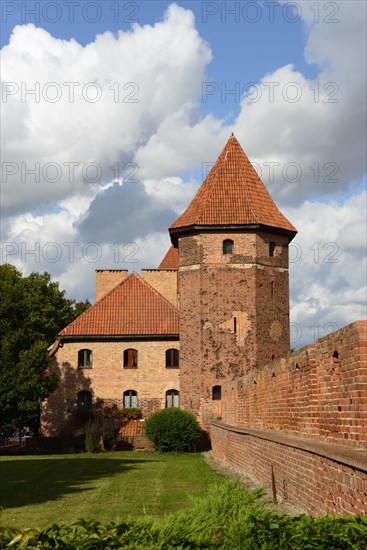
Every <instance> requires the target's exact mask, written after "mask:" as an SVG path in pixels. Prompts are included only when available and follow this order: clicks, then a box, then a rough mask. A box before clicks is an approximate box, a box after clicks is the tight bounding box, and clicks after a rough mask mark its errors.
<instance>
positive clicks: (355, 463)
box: [211, 422, 367, 515]
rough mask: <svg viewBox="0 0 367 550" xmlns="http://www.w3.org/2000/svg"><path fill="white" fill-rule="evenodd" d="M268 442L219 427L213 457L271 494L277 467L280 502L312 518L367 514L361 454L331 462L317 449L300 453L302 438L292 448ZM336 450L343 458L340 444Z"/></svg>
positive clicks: (366, 470)
mask: <svg viewBox="0 0 367 550" xmlns="http://www.w3.org/2000/svg"><path fill="white" fill-rule="evenodd" d="M272 435H273V438H274V439H277V438H276V434H272ZM268 437H270V436H269V434H268V433H266V432H265V430H262V431H261V430H258V431H257V433H253V434H251V433H250V434H246V433H243V432H241V431H236V429H235V428H233V426H227V425H225V424H222V423H220V422H213V424H212V426H211V440H212V448H213V455H214V457H215V458H217V459H218V460H221V461H222V462H224V463H225V464H228V465H231V466H235V467H237V468H238V469H239V470H240V471H241V472H242V473H245V474H246V475H248V476H249V477H250V478H251V479H253V480H255V481H256V482H257V483H260V484H261V485H263V486H265V487H267V488H268V489H269V491H270V492H271V491H272V467H273V472H274V478H275V489H276V494H277V500H278V501H287V502H290V503H293V504H294V505H296V506H297V509H301V510H303V511H304V512H305V513H307V514H310V515H317V514H333V513H337V514H363V513H364V514H365V513H367V478H366V474H367V464H366V461H365V455H363V456H360V457H359V459H358V460H356V459H355V458H354V456H355V454H356V452H355V451H356V450H355V449H348V451H350V452H349V457H348V454H347V453H345V456H343V457H342V458H341V457H340V456H339V454H338V452H337V451H334V453H333V452H332V451H331V452H330V453H328V454H329V457H328V456H325V455H324V454H325V451H318V448H317V447H315V448H314V449H313V446H312V444H309V445H308V450H304V449H302V448H300V447H301V444H302V440H300V438H295V441H293V442H292V445H291V444H290V442H289V441H288V442H277V441H271V439H269V438H268ZM280 439H281V438H280ZM297 447H298V448H297ZM335 447H338V448H339V453H340V449H341V445H338V446H335ZM358 450H360V449H358ZM360 455H362V453H360Z"/></svg>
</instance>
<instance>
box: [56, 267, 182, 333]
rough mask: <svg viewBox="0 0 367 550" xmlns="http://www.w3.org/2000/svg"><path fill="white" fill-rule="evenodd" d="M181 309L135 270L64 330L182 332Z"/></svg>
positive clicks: (78, 331)
mask: <svg viewBox="0 0 367 550" xmlns="http://www.w3.org/2000/svg"><path fill="white" fill-rule="evenodd" d="M178 332H179V319H178V311H177V309H176V308H175V307H174V306H173V305H172V304H171V303H170V302H169V301H168V300H166V298H164V297H163V296H162V295H161V294H160V293H159V292H157V291H156V290H155V289H154V288H153V287H152V286H151V285H149V284H148V283H147V282H146V281H144V280H143V279H142V278H141V277H140V276H139V275H137V273H132V274H131V275H129V277H127V279H125V281H123V282H122V283H120V284H119V285H117V286H116V287H115V288H114V289H113V290H111V292H109V293H108V294H107V295H106V296H104V297H103V298H101V300H99V301H98V302H97V303H96V304H95V305H94V306H92V307H90V308H89V309H88V310H87V311H85V312H84V313H82V315H80V316H79V317H78V318H77V319H75V321H73V322H72V323H70V325H68V326H67V327H66V328H64V329H63V330H62V331H61V332H60V333H59V337H61V338H62V339H63V338H68V337H70V338H72V337H73V336H131V335H134V336H135V335H136V336H139V335H141V336H150V335H152V336H153V335H155V336H157V335H161V336H164V335H178Z"/></svg>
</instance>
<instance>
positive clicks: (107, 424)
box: [85, 418, 119, 453]
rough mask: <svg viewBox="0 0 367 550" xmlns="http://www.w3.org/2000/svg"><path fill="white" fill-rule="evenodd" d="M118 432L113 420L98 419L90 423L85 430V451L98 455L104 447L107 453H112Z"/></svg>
mask: <svg viewBox="0 0 367 550" xmlns="http://www.w3.org/2000/svg"><path fill="white" fill-rule="evenodd" d="M118 432H119V429H118V428H117V427H116V423H115V421H114V419H113V418H98V419H97V420H94V421H90V422H88V423H87V424H86V428H85V450H86V451H87V452H89V453H98V452H99V451H101V449H102V446H103V447H104V449H105V451H111V450H112V449H113V447H114V445H115V443H116V440H117V435H118Z"/></svg>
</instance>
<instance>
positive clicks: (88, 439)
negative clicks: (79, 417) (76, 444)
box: [85, 420, 101, 453]
mask: <svg viewBox="0 0 367 550" xmlns="http://www.w3.org/2000/svg"><path fill="white" fill-rule="evenodd" d="M85 450H86V451H87V452H88V453H98V452H99V451H100V450H101V427H100V424H99V422H98V421H95V420H91V421H89V422H88V423H87V424H86V426H85Z"/></svg>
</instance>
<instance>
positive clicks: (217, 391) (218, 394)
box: [212, 386, 222, 401]
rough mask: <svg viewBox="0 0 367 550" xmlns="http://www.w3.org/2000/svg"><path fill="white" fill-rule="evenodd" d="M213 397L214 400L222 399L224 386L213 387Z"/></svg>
mask: <svg viewBox="0 0 367 550" xmlns="http://www.w3.org/2000/svg"><path fill="white" fill-rule="evenodd" d="M212 399H213V401H220V400H221V399H222V386H213V387H212Z"/></svg>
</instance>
